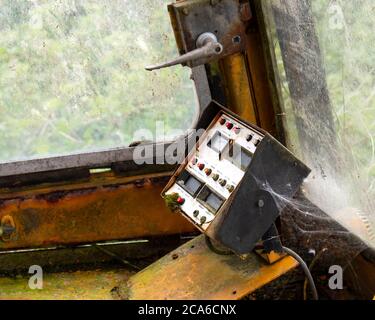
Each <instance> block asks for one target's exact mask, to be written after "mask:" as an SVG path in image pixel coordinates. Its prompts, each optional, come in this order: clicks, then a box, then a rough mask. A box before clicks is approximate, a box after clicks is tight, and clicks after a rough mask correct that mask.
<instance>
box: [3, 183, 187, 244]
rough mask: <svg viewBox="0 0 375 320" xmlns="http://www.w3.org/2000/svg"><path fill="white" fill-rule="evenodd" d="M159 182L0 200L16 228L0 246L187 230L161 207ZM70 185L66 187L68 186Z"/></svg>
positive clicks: (105, 238) (185, 223)
mask: <svg viewBox="0 0 375 320" xmlns="http://www.w3.org/2000/svg"><path fill="white" fill-rule="evenodd" d="M164 184H165V182H164V180H160V181H159V180H157V181H155V180H152V179H142V180H137V181H133V182H128V183H124V184H113V185H97V186H94V185H93V186H91V187H89V186H86V188H83V187H82V188H77V187H76V189H74V188H73V189H71V190H70V189H69V190H64V189H63V188H61V189H60V190H58V191H56V188H55V187H54V188H55V189H54V190H53V191H52V190H50V191H48V189H47V190H44V192H41V193H38V192H36V191H35V190H34V191H33V190H31V191H27V192H26V191H25V192H23V193H19V194H14V195H13V197H12V198H9V199H3V200H0V219H1V218H2V217H4V216H10V217H12V219H13V221H14V224H15V228H16V232H15V233H14V234H12V237H11V239H10V240H9V241H0V249H14V248H27V247H44V246H51V245H62V244H65V245H67V244H77V243H85V242H86V243H87V242H96V241H104V240H118V239H131V238H139V237H147V236H157V235H167V234H176V233H183V232H191V231H193V230H194V228H193V226H191V224H189V223H188V222H187V221H185V219H183V218H182V217H181V216H179V215H175V214H173V213H171V212H170V211H169V210H168V209H167V208H166V206H165V204H164V201H163V199H162V198H161V197H160V192H161V190H162V188H163V186H164ZM71 187H72V186H71Z"/></svg>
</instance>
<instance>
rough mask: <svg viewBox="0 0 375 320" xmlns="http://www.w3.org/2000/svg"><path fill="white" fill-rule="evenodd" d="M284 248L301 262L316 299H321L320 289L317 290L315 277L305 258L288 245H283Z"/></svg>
mask: <svg viewBox="0 0 375 320" xmlns="http://www.w3.org/2000/svg"><path fill="white" fill-rule="evenodd" d="M283 250H284V251H285V252H286V253H287V254H289V255H290V256H292V257H293V258H294V259H296V260H297V261H298V262H299V264H300V265H301V267H302V269H303V271H304V272H305V275H306V277H307V280H308V281H309V284H310V288H311V291H312V294H313V297H314V300H319V296H318V291H317V290H316V286H315V282H314V279H313V277H312V275H311V272H310V270H309V267H308V266H307V264H306V263H305V261H303V259H302V258H301V257H300V256H299V255H298V254H297V253H296V252H294V251H293V250H292V249H289V248H287V247H283Z"/></svg>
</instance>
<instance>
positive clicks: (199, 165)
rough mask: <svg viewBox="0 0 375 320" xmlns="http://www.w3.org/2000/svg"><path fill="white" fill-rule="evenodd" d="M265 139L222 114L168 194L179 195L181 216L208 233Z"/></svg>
mask: <svg viewBox="0 0 375 320" xmlns="http://www.w3.org/2000/svg"><path fill="white" fill-rule="evenodd" d="M263 137H264V135H263V134H262V133H261V132H259V131H257V130H256V129H253V128H251V127H249V126H247V125H245V124H243V123H242V122H239V121H238V120H236V119H234V118H233V117H231V116H230V115H228V114H226V113H223V112H221V113H220V114H219V115H218V116H217V117H216V118H215V120H214V121H213V123H212V124H211V125H210V127H209V128H208V129H207V132H206V134H204V135H203V136H202V137H201V139H200V141H199V143H198V144H197V146H196V148H194V150H195V151H194V152H193V153H192V154H190V156H189V159H188V160H189V161H188V162H187V164H186V166H185V167H184V168H182V170H181V171H180V174H179V175H178V176H177V178H176V181H175V183H174V184H172V186H171V187H170V188H169V189H168V190H167V191H166V192H165V194H166V195H170V194H173V193H178V195H179V197H180V198H179V201H180V203H179V204H180V209H181V211H182V213H183V214H184V215H185V216H186V217H187V218H188V219H189V220H191V221H192V222H193V223H194V224H195V225H196V226H197V227H198V228H199V229H200V230H201V231H205V230H206V229H207V228H208V226H209V225H210V223H211V222H212V221H213V220H214V218H215V215H216V213H217V211H218V210H219V209H220V208H221V207H222V206H224V205H225V203H226V201H227V200H228V198H229V197H230V195H231V193H233V191H234V190H235V189H236V187H237V186H238V184H239V183H240V182H241V180H242V178H243V176H244V174H245V171H246V168H247V167H248V165H249V164H250V162H251V159H252V156H253V154H254V153H255V150H256V148H257V146H258V144H259V143H260V141H261V140H262V139H263Z"/></svg>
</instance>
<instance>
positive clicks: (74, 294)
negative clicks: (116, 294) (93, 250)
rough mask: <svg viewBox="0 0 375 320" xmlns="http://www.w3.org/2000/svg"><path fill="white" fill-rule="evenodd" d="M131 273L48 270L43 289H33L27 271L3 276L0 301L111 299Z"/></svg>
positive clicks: (125, 271) (0, 285)
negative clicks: (52, 271)
mask: <svg viewBox="0 0 375 320" xmlns="http://www.w3.org/2000/svg"><path fill="white" fill-rule="evenodd" d="M130 275H131V272H129V271H127V270H124V269H118V270H110V271H108V270H107V271H105V270H95V271H76V272H63V273H51V274H46V273H45V274H44V275H43V288H42V289H30V287H29V276H30V275H27V274H25V275H23V276H20V277H16V278H8V277H0V300H5V299H7V300H110V299H112V298H113V294H112V293H113V290H112V289H113V288H115V287H116V285H117V284H118V283H119V282H123V281H126V280H127V279H128V278H129V276H130Z"/></svg>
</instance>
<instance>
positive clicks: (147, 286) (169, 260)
mask: <svg viewBox="0 0 375 320" xmlns="http://www.w3.org/2000/svg"><path fill="white" fill-rule="evenodd" d="M297 265H298V262H297V261H296V260H294V259H293V258H292V257H289V256H287V257H284V258H282V259H280V260H278V261H277V262H275V263H273V264H267V263H266V262H265V261H264V260H263V259H262V258H260V257H259V256H258V255H256V254H254V253H252V254H250V255H249V256H248V257H247V258H246V260H242V259H240V258H239V257H238V256H235V255H231V256H226V255H218V254H215V253H213V252H212V251H210V250H209V249H208V247H207V246H206V243H205V240H204V236H203V235H201V236H199V237H196V238H195V239H193V240H191V241H189V242H188V243H186V244H184V245H183V246H181V247H179V248H178V249H176V250H175V251H172V252H171V253H170V254H168V255H166V256H164V257H163V258H161V259H160V260H158V261H157V262H155V263H153V264H152V265H150V266H149V267H147V268H146V269H144V270H143V271H141V272H139V273H137V274H136V275H134V276H132V277H131V278H130V279H129V281H127V282H126V283H122V284H121V285H120V286H119V290H118V294H119V297H120V298H122V299H130V300H138V299H144V300H152V299H156V300H165V299H178V300H185V299H186V300H192V299H198V300H202V299H204V300H220V299H229V300H235V299H241V298H243V297H244V296H246V295H248V294H250V293H251V292H253V291H255V290H256V289H258V288H260V287H262V286H264V285H265V284H267V283H269V282H271V281H272V280H274V279H276V278H278V277H280V276H281V275H283V274H284V273H286V272H288V271H289V270H291V269H293V268H295V267H296V266H297Z"/></svg>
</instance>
